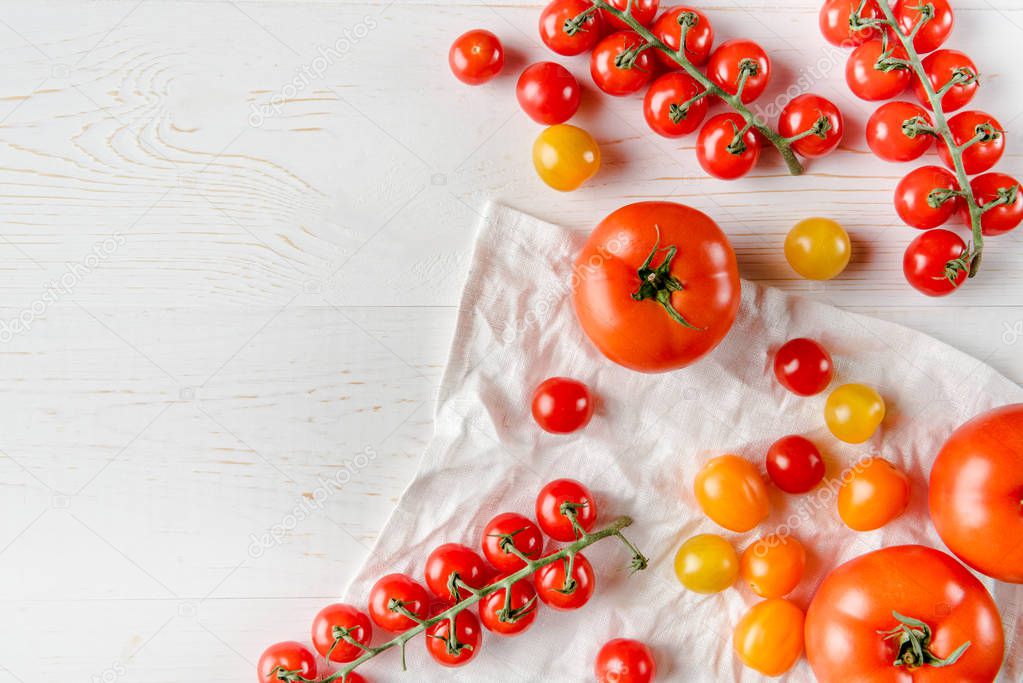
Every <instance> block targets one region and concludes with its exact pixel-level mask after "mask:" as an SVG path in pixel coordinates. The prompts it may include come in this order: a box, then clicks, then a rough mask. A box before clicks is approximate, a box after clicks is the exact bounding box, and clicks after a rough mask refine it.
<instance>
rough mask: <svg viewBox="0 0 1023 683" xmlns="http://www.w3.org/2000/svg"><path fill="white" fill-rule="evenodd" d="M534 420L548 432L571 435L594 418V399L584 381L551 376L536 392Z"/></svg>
mask: <svg viewBox="0 0 1023 683" xmlns="http://www.w3.org/2000/svg"><path fill="white" fill-rule="evenodd" d="M532 409H533V419H534V420H536V423H537V424H538V425H540V427H541V428H542V429H543V430H544V431H545V432H550V433H552V434H569V433H571V432H574V431H576V430H577V429H582V428H583V427H585V426H586V425H587V424H588V423H589V421H590V418H591V417H593V396H591V395H590V389H589V387H587V386H586V385H585V384H583V383H582V382H579V381H577V380H574V379H569V378H568V377H551V378H549V379H545V380H544V381H543V382H541V383H540V386H538V387H537V388H536V391H534V392H533V405H532Z"/></svg>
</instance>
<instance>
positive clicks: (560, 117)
mask: <svg viewBox="0 0 1023 683" xmlns="http://www.w3.org/2000/svg"><path fill="white" fill-rule="evenodd" d="M515 96H516V97H517V98H518V100H519V106H520V107H522V111H524V112H526V113H527V114H528V115H529V118H531V119H533V120H534V121H536V122H537V123H542V124H544V125H546V126H553V125H556V124H559V123H564V122H565V121H568V120H569V119H570V118H572V115H573V114H575V112H576V110H577V109H579V82H578V81H577V80H575V76H573V75H572V74H571V73H570V72H569V70H568V69H566V68H565V67H563V66H561V65H560V64H558V63H556V62H538V63H536V64H531V65H530V66H527V67H526V70H525V71H523V72H522V75H521V76H519V81H518V83H517V84H516V85H515Z"/></svg>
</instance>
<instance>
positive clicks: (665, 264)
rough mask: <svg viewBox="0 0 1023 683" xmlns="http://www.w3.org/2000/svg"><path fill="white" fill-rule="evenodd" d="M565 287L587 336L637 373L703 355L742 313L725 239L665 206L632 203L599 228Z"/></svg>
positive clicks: (700, 220) (695, 214) (706, 222)
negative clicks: (739, 313) (571, 288)
mask: <svg viewBox="0 0 1023 683" xmlns="http://www.w3.org/2000/svg"><path fill="white" fill-rule="evenodd" d="M572 287H573V292H572V303H573V305H574V308H575V313H576V317H577V318H578V319H579V324H580V325H581V326H582V328H583V331H584V332H585V333H586V336H587V337H589V338H590V341H592V342H593V344H594V345H595V346H596V347H597V348H598V349H600V351H601V352H602V353H603V354H604V355H605V356H607V357H608V358H610V359H611V360H612V361H614V362H615V363H618V364H619V365H624V366H625V367H627V368H630V369H632V370H638V371H640V372H665V371H667V370H675V369H678V368H681V367H685V366H686V365H689V364H690V363H692V362H694V361H696V360H698V359H699V358H701V357H703V356H704V355H705V354H707V353H709V352H710V351H711V350H712V349H713V348H714V347H715V346H717V345H718V343H719V342H720V341H721V340H722V339H723V338H724V336H725V335H726V334H727V333H728V330H729V329H731V327H732V323H733V322H734V321H735V314H736V312H737V311H738V309H739V272H738V269H737V267H736V263H735V252H733V251H732V247H731V245H730V244H729V243H728V238H727V237H725V234H724V233H723V232H722V231H721V229H720V228H719V227H718V226H717V224H715V223H714V221H712V220H711V219H710V218H709V217H707V216H706V215H704V214H703V213H701V212H699V211H697V210H696V209H693V208H690V207H688V206H683V205H681V204H673V203H670V202H638V203H636V204H629V205H628V206H623V207H622V208H620V209H618V210H617V211H615V212H614V213H612V214H611V215H609V216H608V217H607V218H605V219H604V220H603V221H601V222H600V225H598V226H597V228H596V229H595V230H594V231H593V233H592V234H591V235H590V238H589V239H588V240H587V241H586V244H585V245H584V246H583V249H582V251H581V252H580V253H579V256H578V257H577V258H576V261H575V265H574V268H573V279H572Z"/></svg>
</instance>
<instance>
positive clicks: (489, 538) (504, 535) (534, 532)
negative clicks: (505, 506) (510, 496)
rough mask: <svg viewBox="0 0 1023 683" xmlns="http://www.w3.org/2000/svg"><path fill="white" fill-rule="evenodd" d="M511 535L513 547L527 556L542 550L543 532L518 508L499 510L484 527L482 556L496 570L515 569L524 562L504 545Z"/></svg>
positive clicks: (506, 570)
mask: <svg viewBox="0 0 1023 683" xmlns="http://www.w3.org/2000/svg"><path fill="white" fill-rule="evenodd" d="M508 539H510V542H511V543H512V544H513V545H514V546H515V548H516V549H517V550H518V551H519V552H520V553H522V554H523V555H525V556H526V557H528V558H530V559H533V560H535V559H537V558H538V557H540V553H541V552H542V551H543V534H541V533H540V528H539V527H537V526H536V524H533V522H532V521H531V520H530V519H529V518H527V517H525V516H523V515H520V514H518V513H517V512H502V513H501V514H499V515H498V516H497V517H494V518H493V519H492V520H490V521H489V522H487V525H486V526H485V527H483V544H482V545H483V556H484V557H486V558H487V561H488V562H489V563H490V564H492V565H494V567H496V568H497V570H498V571H499V572H517V571H518V570H520V569H522V568H523V567H525V566H526V563H525V562H523V561H522V559H521V558H520V557H519V556H517V555H515V554H513V553H510V552H508V551H507V550H505V549H504V545H503V544H504V543H505V542H506V541H508Z"/></svg>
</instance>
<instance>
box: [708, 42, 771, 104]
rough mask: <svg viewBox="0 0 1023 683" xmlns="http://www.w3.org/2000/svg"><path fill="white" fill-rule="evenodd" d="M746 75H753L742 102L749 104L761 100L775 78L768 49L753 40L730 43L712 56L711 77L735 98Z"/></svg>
mask: <svg viewBox="0 0 1023 683" xmlns="http://www.w3.org/2000/svg"><path fill="white" fill-rule="evenodd" d="M750 69H752V70H750ZM753 71H755V73H753ZM744 72H747V73H749V75H748V76H747V77H746V84H745V85H744V86H743V88H742V96H741V97H740V99H741V100H742V101H743V102H745V103H749V102H752V101H753V100H755V99H757V98H758V97H760V95H761V94H762V93H763V92H764V88H766V87H767V81H768V80H769V79H770V77H771V60H770V59H769V58H768V57H767V53H766V52H764V48H762V47H760V46H759V45H757V44H756V43H754V42H753V41H752V40H742V39H738V40H726V41H725V42H723V43H721V44H720V45H718V46H717V48H716V49H715V50H714V51H713V52H712V53H710V60H709V61H708V62H707V78H709V79H710V80H711V81H712V82H714V83H715V84H717V85H718V86H719V87H720V88H721V89H722V90H724V91H725V92H727V93H729V94H732V95H734V94H735V93H736V92H738V89H739V79H740V76H741V75H742V74H743V73H744Z"/></svg>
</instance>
